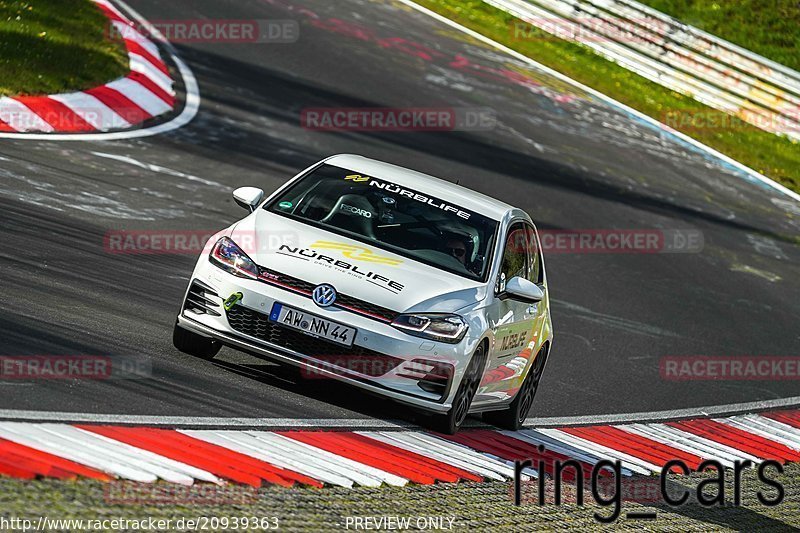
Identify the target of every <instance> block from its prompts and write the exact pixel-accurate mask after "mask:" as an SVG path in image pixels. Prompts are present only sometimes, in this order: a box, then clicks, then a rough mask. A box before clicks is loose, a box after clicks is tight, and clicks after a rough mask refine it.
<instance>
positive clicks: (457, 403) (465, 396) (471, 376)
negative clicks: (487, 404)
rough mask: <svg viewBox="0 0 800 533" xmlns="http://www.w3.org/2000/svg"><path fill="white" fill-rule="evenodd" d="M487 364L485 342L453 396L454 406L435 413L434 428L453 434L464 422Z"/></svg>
mask: <svg viewBox="0 0 800 533" xmlns="http://www.w3.org/2000/svg"><path fill="white" fill-rule="evenodd" d="M485 365H486V348H485V345H484V344H481V345H480V346H478V348H477V349H476V350H475V353H474V354H472V359H471V360H470V362H469V366H468V367H467V370H466V371H465V372H464V377H463V378H462V379H461V383H460V384H459V385H458V392H456V395H455V397H454V398H453V406H452V407H451V408H450V410H449V411H448V412H447V413H445V414H442V415H434V416H433V420H432V424H431V425H432V426H433V429H434V430H436V431H438V432H440V433H446V434H448V435H453V434H454V433H456V432H457V431H458V430H459V429H460V428H461V425H462V424H463V423H464V420H466V418H467V414H468V413H469V408H470V406H471V405H472V399H473V398H475V393H476V392H478V385H480V383H481V378H482V377H483V367H484V366H485Z"/></svg>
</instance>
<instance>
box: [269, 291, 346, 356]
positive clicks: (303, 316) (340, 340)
mask: <svg viewBox="0 0 800 533" xmlns="http://www.w3.org/2000/svg"><path fill="white" fill-rule="evenodd" d="M269 319H270V321H272V322H275V323H276V324H278V325H279V326H282V327H285V328H289V329H293V330H295V331H299V332H301V333H304V334H306V335H308V336H310V337H317V338H320V339H324V340H326V341H329V342H333V343H336V344H340V345H342V346H347V347H348V348H349V347H351V346H353V341H355V339H356V335H357V334H358V330H357V329H356V328H353V327H350V326H345V325H344V324H340V323H338V322H335V321H333V320H329V319H327V318H323V317H321V316H317V315H315V314H313V313H309V312H306V311H302V310H300V309H297V308H295V307H291V306H288V305H284V304H282V303H279V302H275V303H274V304H273V306H272V311H271V312H270V314H269ZM310 355H313V354H310Z"/></svg>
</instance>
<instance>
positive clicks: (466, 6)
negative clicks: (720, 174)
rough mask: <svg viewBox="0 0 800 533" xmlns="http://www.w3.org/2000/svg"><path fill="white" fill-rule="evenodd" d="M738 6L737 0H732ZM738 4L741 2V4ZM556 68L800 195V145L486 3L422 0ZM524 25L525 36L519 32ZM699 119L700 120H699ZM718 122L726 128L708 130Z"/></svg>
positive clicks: (470, 26)
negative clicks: (642, 75) (670, 88)
mask: <svg viewBox="0 0 800 533" xmlns="http://www.w3.org/2000/svg"><path fill="white" fill-rule="evenodd" d="M730 1H731V3H733V1H734V0H730ZM737 1H738V0H737ZM417 2H418V3H419V4H421V5H423V6H425V7H427V8H429V9H431V10H433V11H436V12H438V13H440V14H442V15H445V16H447V17H448V18H450V19H452V20H455V21H457V22H460V23H461V24H463V25H464V26H466V27H468V28H471V29H473V30H475V31H477V32H479V33H481V34H483V35H485V36H487V37H490V38H491V39H494V40H495V41H498V42H500V43H501V44H504V45H506V46H508V47H509V48H512V49H514V50H516V51H518V52H520V53H522V54H524V55H526V56H528V57H530V58H532V59H534V60H536V61H538V62H540V63H542V64H544V65H547V66H549V67H551V68H553V69H554V70H557V71H559V72H562V73H564V74H566V75H567V76H569V77H570V78H573V79H575V80H577V81H579V82H581V83H583V84H585V85H588V86H589V87H592V88H594V89H596V90H598V91H600V92H602V93H604V94H607V95H608V96H611V97H612V98H614V99H616V100H618V101H620V102H623V103H625V104H627V105H629V106H630V107H632V108H634V109H637V110H639V111H641V112H642V113H645V114H646V115H649V116H651V117H654V118H656V119H658V120H660V121H662V122H667V123H668V124H669V125H670V126H672V127H674V128H675V129H677V130H679V131H682V132H683V133H686V134H687V135H689V136H691V137H693V138H695V139H697V140H699V141H701V142H703V143H705V144H707V145H709V146H711V147H713V148H715V149H717V150H719V151H720V152H722V153H724V154H726V155H728V156H729V157H732V158H733V159H736V160H737V161H740V162H741V163H743V164H745V165H747V166H749V167H750V168H753V169H755V170H757V171H758V172H761V173H762V174H764V175H766V176H769V177H770V178H772V179H773V180H775V181H778V182H780V183H782V184H783V185H785V186H786V187H788V188H790V189H792V190H794V191H798V192H800V143H795V142H792V141H790V140H788V139H785V138H782V137H778V136H776V135H773V134H771V133H767V132H765V131H762V130H759V129H757V128H756V127H754V126H751V125H749V124H746V123H744V122H742V121H741V120H739V119H737V118H733V117H729V116H728V115H725V114H724V113H721V112H719V111H716V110H714V109H712V108H710V107H708V106H705V105H703V104H701V103H699V102H697V101H696V100H694V99H692V98H690V97H686V96H683V95H681V94H678V93H676V92H674V91H671V90H669V89H666V88H665V87H662V86H661V85H658V84H656V83H653V82H651V81H648V80H646V79H645V78H643V77H641V76H639V75H637V74H634V73H633V72H631V71H629V70H626V69H624V68H622V67H620V66H618V65H616V64H615V63H612V62H610V61H607V60H606V59H604V58H602V57H600V56H599V55H597V54H595V53H594V52H592V51H591V50H589V49H588V48H585V47H583V46H581V45H578V44H575V43H571V42H568V41H564V40H561V39H558V38H556V37H554V36H552V35H550V34H548V33H545V32H543V31H541V30H539V29H537V28H532V27H530V26H529V25H527V24H525V23H523V22H521V21H519V19H516V18H515V17H513V16H511V15H509V14H507V13H505V12H504V11H501V10H499V9H496V8H494V7H492V6H490V5H488V4H486V3H484V2H483V1H481V0H417ZM518 23H519V24H522V25H523V27H524V33H517V32H516V31H515V27H516V26H515V24H518ZM697 117H699V118H697ZM712 121H717V122H721V123H724V124H726V126H725V127H704V126H703V123H704V122H708V123H711V124H714V122H712Z"/></svg>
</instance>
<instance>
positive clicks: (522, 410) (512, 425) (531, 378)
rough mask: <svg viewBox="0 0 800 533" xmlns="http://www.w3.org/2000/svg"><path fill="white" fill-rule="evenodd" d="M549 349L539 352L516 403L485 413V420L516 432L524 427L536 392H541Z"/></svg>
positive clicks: (515, 400)
mask: <svg viewBox="0 0 800 533" xmlns="http://www.w3.org/2000/svg"><path fill="white" fill-rule="evenodd" d="M548 352H549V349H547V348H545V349H544V350H542V351H540V352H539V355H538V356H537V357H536V359H535V360H534V362H533V366H532V367H531V369H530V370H529V371H528V375H527V376H526V377H525V381H524V382H523V383H522V387H520V389H519V392H517V396H516V398H514V401H512V402H511V404H509V406H508V407H507V408H506V409H503V410H502V411H489V412H488V413H483V420H484V421H485V422H488V423H489V424H492V425H495V426H498V427H501V428H504V429H510V430H512V431H516V430H518V429H520V428H521V427H522V424H523V423H524V422H525V418H527V416H528V411H530V409H531V406H533V399H534V398H535V397H536V391H538V390H539V382H540V381H541V379H542V374H543V373H544V366H545V363H546V362H547V356H548Z"/></svg>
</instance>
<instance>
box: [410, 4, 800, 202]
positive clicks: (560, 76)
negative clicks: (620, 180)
mask: <svg viewBox="0 0 800 533" xmlns="http://www.w3.org/2000/svg"><path fill="white" fill-rule="evenodd" d="M398 1H399V2H401V3H403V4H405V5H407V6H408V7H410V8H412V9H415V10H417V11H419V12H420V13H424V14H425V15H428V16H429V17H432V18H434V19H436V20H438V21H439V22H442V23H443V24H447V25H448V26H450V27H451V28H455V29H457V30H458V31H460V32H462V33H465V34H467V35H469V36H470V37H472V38H474V39H477V40H479V41H481V42H483V43H486V44H488V45H489V46H491V47H493V48H496V49H497V50H500V51H501V52H505V53H506V54H509V55H510V56H512V57H514V58H516V59H519V60H520V61H524V62H526V63H528V64H529V65H532V66H533V67H535V68H537V69H540V70H543V71H544V72H546V73H547V74H550V75H551V76H554V77H555V78H558V79H559V80H561V81H563V82H566V83H568V84H570V85H573V86H575V87H578V88H580V89H581V90H583V91H586V92H587V93H589V94H591V95H593V96H595V97H597V98H599V99H600V100H603V101H604V102H607V103H609V104H611V105H613V106H615V107H618V108H620V109H622V110H624V111H626V112H628V113H630V114H632V115H633V116H635V117H636V118H638V119H640V120H642V121H644V122H647V123H649V124H652V125H654V126H657V127H658V128H659V129H661V130H663V131H664V132H665V133H668V134H670V135H673V136H675V137H677V138H679V139H680V140H682V141H684V142H687V143H689V144H691V145H692V146H694V147H695V148H699V149H701V150H703V151H704V152H706V153H708V154H711V155H712V156H714V157H716V158H718V159H720V160H721V161H724V162H726V163H728V164H729V165H731V166H733V167H735V168H737V169H739V170H741V171H743V172H745V173H746V174H748V175H749V176H750V177H752V178H755V179H756V180H758V181H760V182H762V183H764V184H766V185H768V186H770V187H772V188H773V189H775V190H777V191H779V192H781V193H783V194H785V195H787V196H789V197H790V198H793V199H794V200H797V201H798V202H800V194H798V193H796V192H794V191H792V190H790V189H787V188H786V187H784V186H783V185H781V184H780V183H778V182H776V181H773V180H771V179H770V178H768V177H766V176H764V175H763V174H761V173H759V172H756V171H755V170H753V169H752V168H750V167H748V166H746V165H744V164H742V163H740V162H739V161H736V160H735V159H733V158H731V157H728V156H727V155H725V154H723V153H722V152H718V151H717V150H715V149H713V148H711V147H710V146H707V145H705V144H703V143H701V142H700V141H698V140H696V139H693V138H691V137H689V136H688V135H686V134H684V133H681V132H679V131H678V130H675V129H673V128H671V127H669V126H667V125H666V124H664V123H663V122H659V121H658V120H656V119H654V118H653V117H650V116H648V115H645V114H644V113H642V112H641V111H637V110H636V109H634V108H632V107H629V106H627V105H625V104H623V103H622V102H618V101H617V100H614V99H613V98H611V97H610V96H608V95H606V94H603V93H601V92H600V91H597V90H596V89H592V88H591V87H589V86H588V85H584V84H582V83H580V82H579V81H576V80H573V79H572V78H570V77H569V76H567V75H565V74H562V73H561V72H558V71H557V70H553V69H552V68H550V67H547V66H545V65H543V64H541V63H539V62H537V61H535V60H533V59H531V58H529V57H528V56H526V55H523V54H521V53H519V52H517V51H515V50H512V49H511V48H509V47H507V46H504V45H502V44H500V43H498V42H497V41H494V40H492V39H490V38H489V37H486V36H485V35H483V34H480V33H478V32H476V31H474V30H471V29H469V28H467V27H466V26H463V25H461V24H459V23H458V22H456V21H454V20H451V19H449V18H447V17H445V16H443V15H440V14H439V13H436V12H434V11H431V10H430V9H428V8H426V7H422V6H421V5H419V4H417V3H415V2H413V1H412V0H398Z"/></svg>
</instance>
